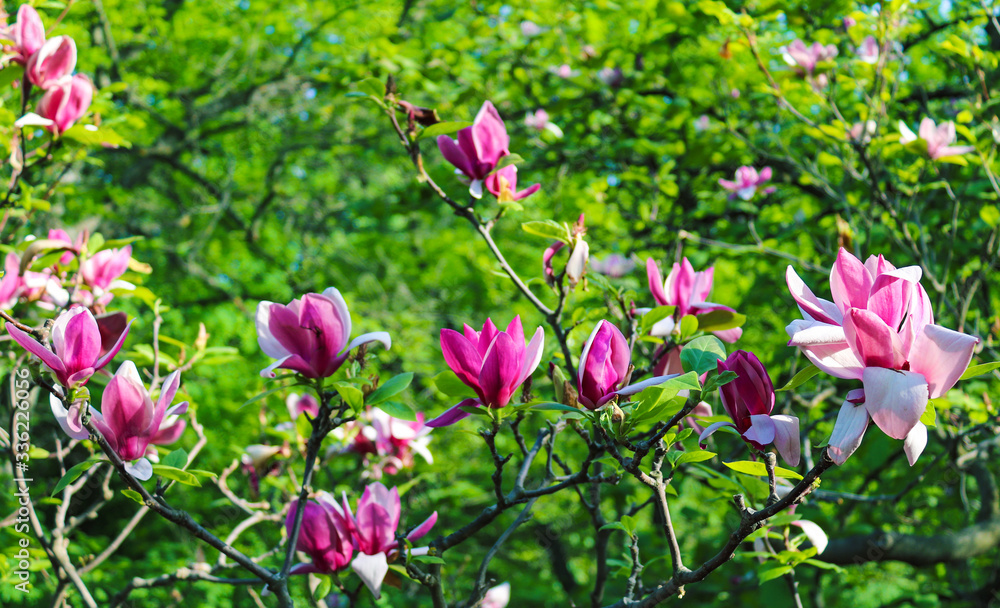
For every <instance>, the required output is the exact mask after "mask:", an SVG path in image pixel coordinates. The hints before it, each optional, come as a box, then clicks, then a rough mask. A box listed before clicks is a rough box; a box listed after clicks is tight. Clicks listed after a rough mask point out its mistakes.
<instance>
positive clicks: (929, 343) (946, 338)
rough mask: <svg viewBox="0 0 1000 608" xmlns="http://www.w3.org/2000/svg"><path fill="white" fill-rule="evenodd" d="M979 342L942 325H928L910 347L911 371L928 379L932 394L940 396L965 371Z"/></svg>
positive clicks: (930, 395)
mask: <svg viewBox="0 0 1000 608" xmlns="http://www.w3.org/2000/svg"><path fill="white" fill-rule="evenodd" d="M978 343H979V338H977V337H975V336H970V335H968V334H963V333H960V332H957V331H954V330H951V329H947V328H945V327H941V326H940V325H925V326H924V330H923V331H922V332H921V333H919V334H917V337H916V338H915V339H914V341H913V346H912V347H911V349H910V357H909V359H910V371H913V372H916V373H918V374H922V375H923V376H924V378H926V379H927V384H928V386H929V387H930V388H929V397H930V398H931V399H937V398H938V397H940V396H941V395H944V394H945V393H947V392H948V391H949V390H950V389H951V387H953V386H955V383H956V382H958V379H959V378H960V377H961V376H962V374H963V373H965V370H966V368H967V367H969V362H970V361H972V351H973V350H974V349H975V347H976V344H978Z"/></svg>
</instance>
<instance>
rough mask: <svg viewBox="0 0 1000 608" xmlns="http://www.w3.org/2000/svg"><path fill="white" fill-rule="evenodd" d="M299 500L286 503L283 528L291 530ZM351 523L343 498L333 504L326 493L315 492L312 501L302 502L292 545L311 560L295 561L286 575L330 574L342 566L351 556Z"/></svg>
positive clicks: (352, 540)
mask: <svg viewBox="0 0 1000 608" xmlns="http://www.w3.org/2000/svg"><path fill="white" fill-rule="evenodd" d="M298 505H299V499H297V498H296V499H295V500H293V501H292V502H291V504H290V505H289V506H288V515H287V517H285V529H286V530H287V531H288V534H291V533H292V527H293V526H294V525H295V514H296V512H297V511H298ZM353 527H354V522H353V521H352V520H351V515H350V509H349V508H348V506H347V499H346V498H345V499H344V503H343V506H341V505H339V504H337V501H336V500H334V498H333V496H331V495H330V493H329V492H319V494H318V495H317V497H316V500H315V501H312V500H310V501H308V502H306V505H305V507H303V510H302V526H301V528H300V529H299V538H298V540H297V541H296V543H295V548H296V550H298V551H301V552H303V553H305V554H306V555H308V556H309V559H310V560H311V562H304V563H300V564H296V565H295V566H293V567H292V569H291V570H290V571H289V574H309V573H317V574H334V573H336V572H339V571H341V570H343V569H345V568H346V567H347V566H348V564H350V563H351V558H352V557H354V538H353V534H352V531H353Z"/></svg>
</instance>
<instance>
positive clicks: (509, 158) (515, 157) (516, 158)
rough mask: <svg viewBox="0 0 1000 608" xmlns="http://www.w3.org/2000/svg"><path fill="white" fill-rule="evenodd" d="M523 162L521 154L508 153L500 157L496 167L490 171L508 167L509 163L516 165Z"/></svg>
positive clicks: (494, 171)
mask: <svg viewBox="0 0 1000 608" xmlns="http://www.w3.org/2000/svg"><path fill="white" fill-rule="evenodd" d="M523 162H524V159H523V158H521V155H519V154H508V155H506V156H504V157H502V158H501V159H500V160H499V161H498V162H497V166H496V169H494V170H493V171H492V172H491V173H496V172H497V171H499V170H500V169H503V168H504V167H509V166H511V165H517V164H519V163H523Z"/></svg>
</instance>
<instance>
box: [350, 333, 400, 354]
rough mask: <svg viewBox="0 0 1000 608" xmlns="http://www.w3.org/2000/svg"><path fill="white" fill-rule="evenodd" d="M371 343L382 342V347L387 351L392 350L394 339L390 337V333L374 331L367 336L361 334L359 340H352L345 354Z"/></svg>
mask: <svg viewBox="0 0 1000 608" xmlns="http://www.w3.org/2000/svg"><path fill="white" fill-rule="evenodd" d="M369 342H381V343H382V346H384V347H386V349H390V348H392V338H390V337H389V332H387V331H373V332H369V333H367V334H361V335H360V336H358V337H357V338H354V339H353V340H351V341H350V342H349V343H348V344H347V346H346V347H344V352H345V353H346V352H350V351H352V350H354V349H355V348H357V347H359V346H361V345H362V344H368V343H369Z"/></svg>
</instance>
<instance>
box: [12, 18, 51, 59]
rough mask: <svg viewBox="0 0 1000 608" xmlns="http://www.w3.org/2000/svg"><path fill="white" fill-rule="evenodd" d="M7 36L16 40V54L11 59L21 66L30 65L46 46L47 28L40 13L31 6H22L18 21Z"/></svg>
mask: <svg viewBox="0 0 1000 608" xmlns="http://www.w3.org/2000/svg"><path fill="white" fill-rule="evenodd" d="M7 35H8V36H10V37H12V38H13V39H14V52H15V53H16V54H15V55H14V56H13V57H12V58H11V59H12V61H14V62H16V63H19V64H21V65H24V64H26V63H28V60H29V59H30V58H31V56H32V55H34V54H35V53H37V52H38V50H39V49H40V48H42V45H44V44H45V26H43V25H42V19H41V18H40V17H39V16H38V12H37V11H35V9H34V8H32V7H31V5H29V4H22V5H21V6H20V8H18V9H17V21H16V22H15V23H14V25H12V26H10V30H9V32H8V33H7Z"/></svg>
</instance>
